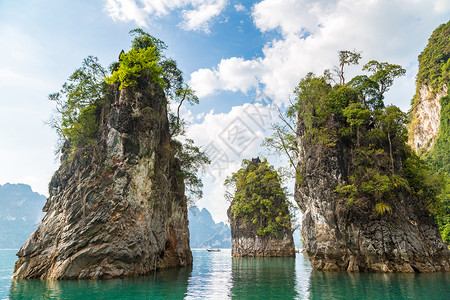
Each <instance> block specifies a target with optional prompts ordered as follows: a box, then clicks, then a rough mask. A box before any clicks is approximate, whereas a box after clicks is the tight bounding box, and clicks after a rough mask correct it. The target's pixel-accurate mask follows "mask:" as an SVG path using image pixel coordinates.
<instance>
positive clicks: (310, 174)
mask: <svg viewBox="0 0 450 300" xmlns="http://www.w3.org/2000/svg"><path fill="white" fill-rule="evenodd" d="M370 122H371V121H369V122H368V123H367V126H368V128H369V131H368V132H366V133H364V135H362V136H363V137H362V138H361V139H360V143H361V146H357V145H356V142H355V141H354V142H353V143H348V140H347V137H345V136H344V137H343V136H342V135H341V133H342V132H344V130H346V129H345V125H343V124H344V123H343V121H342V119H341V120H339V119H337V118H336V116H335V115H330V116H329V117H328V119H327V120H326V121H325V122H324V123H320V125H318V126H321V128H326V131H322V132H319V131H316V133H317V132H319V133H320V134H322V136H320V138H321V139H322V140H326V141H327V140H332V141H333V142H332V143H327V144H319V143H315V144H314V143H311V142H310V141H309V142H308V137H311V136H312V135H311V132H308V129H305V128H306V127H305V125H304V123H303V120H302V119H301V120H300V121H299V125H298V139H299V141H300V150H299V162H300V163H299V166H298V169H299V170H300V173H301V176H298V178H297V182H296V188H295V200H296V202H297V203H298V205H299V207H300V209H301V210H302V212H303V219H302V226H301V232H302V235H303V241H304V244H303V248H304V250H306V252H307V254H308V256H309V259H310V262H311V265H312V266H313V268H315V269H319V270H343V271H379V272H434V271H450V251H449V250H448V249H447V245H446V244H445V243H444V242H443V241H442V238H441V236H440V233H439V231H438V227H437V225H436V222H435V220H434V217H433V216H432V215H431V213H430V211H429V209H428V207H427V205H426V200H425V195H423V196H420V192H418V193H414V192H413V190H414V188H415V187H412V188H411V187H410V183H407V180H406V179H401V176H405V175H404V174H403V173H400V171H396V172H398V174H403V175H397V173H396V175H391V174H392V173H391V170H390V167H389V162H390V158H389V146H388V145H389V144H388V143H387V141H385V142H383V143H382V145H384V146H383V147H386V149H387V150H385V149H373V148H371V147H373V146H371V145H370V144H368V141H367V140H366V139H367V138H368V137H369V136H373V135H372V134H373V133H371V132H370V130H372V129H374V128H375V129H374V130H376V128H379V125H377V124H375V125H373V123H370ZM343 126H344V127H343ZM347 128H348V127H347ZM360 130H362V127H361V128H360ZM324 133H325V134H327V135H326V136H324V135H323V134H324ZM308 135H309V136H308ZM355 136H356V134H355ZM314 138H315V141H317V140H318V139H319V138H318V137H317V136H315V137H314ZM354 139H355V140H356V138H354ZM398 141H399V142H402V141H403V143H404V138H401V139H399V140H398ZM362 145H365V146H364V148H363V147H362ZM397 146H398V149H397V150H399V151H400V152H397V153H396V154H395V152H394V154H395V155H394V154H392V157H393V161H392V166H395V170H402V169H401V168H403V170H402V171H401V172H406V171H405V169H406V168H407V165H406V163H405V162H404V161H403V163H402V162H401V160H402V159H404V156H405V152H406V151H408V150H407V149H406V146H405V145H404V144H403V146H401V144H397ZM402 147H403V148H402ZM406 153H407V152H406ZM402 157H403V158H402ZM416 163H418V162H417V161H412V164H416ZM380 166H381V167H380ZM414 167H416V166H414ZM410 176H412V177H414V176H415V175H411V174H410ZM357 184H359V187H358V189H357V187H356V185H357ZM342 186H343V187H344V188H347V190H345V189H344V191H345V192H346V193H347V196H348V198H345V197H343V196H342V195H340V194H339V193H338V192H337V188H338V187H342ZM351 188H353V190H352V189H351ZM360 190H361V191H360ZM382 199H386V200H382ZM380 201H381V202H380ZM383 201H386V202H383ZM376 203H379V204H376ZM386 203H389V204H386ZM384 205H386V206H384ZM377 207H378V208H383V207H385V208H386V209H385V210H383V209H380V212H379V211H377V209H376V208H377Z"/></svg>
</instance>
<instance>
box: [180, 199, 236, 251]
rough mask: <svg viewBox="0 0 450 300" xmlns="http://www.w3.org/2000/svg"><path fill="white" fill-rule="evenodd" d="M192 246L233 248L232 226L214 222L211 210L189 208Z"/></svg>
mask: <svg viewBox="0 0 450 300" xmlns="http://www.w3.org/2000/svg"><path fill="white" fill-rule="evenodd" d="M188 215H189V232H190V234H191V238H190V242H191V248H231V229H230V226H229V225H227V224H225V223H223V222H220V223H216V222H214V220H213V218H212V216H211V214H210V212H209V211H208V210H207V209H206V208H203V209H202V210H199V209H198V208H197V207H190V208H189V213H188Z"/></svg>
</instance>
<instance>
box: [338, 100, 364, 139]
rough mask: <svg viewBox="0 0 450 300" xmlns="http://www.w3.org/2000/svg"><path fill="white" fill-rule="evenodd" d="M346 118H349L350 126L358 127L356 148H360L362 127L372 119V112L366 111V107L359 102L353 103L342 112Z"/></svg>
mask: <svg viewBox="0 0 450 300" xmlns="http://www.w3.org/2000/svg"><path fill="white" fill-rule="evenodd" d="M342 112H343V114H344V116H345V117H346V118H347V122H348V123H349V124H350V126H355V127H356V146H357V147H359V146H360V142H359V141H360V139H361V138H360V136H361V133H360V132H361V130H360V128H361V125H363V124H364V123H365V122H367V121H368V119H369V117H370V111H369V110H367V109H365V108H364V106H363V105H362V104H361V103H359V102H357V103H351V104H350V105H349V106H347V107H346V108H344V109H343V110H342Z"/></svg>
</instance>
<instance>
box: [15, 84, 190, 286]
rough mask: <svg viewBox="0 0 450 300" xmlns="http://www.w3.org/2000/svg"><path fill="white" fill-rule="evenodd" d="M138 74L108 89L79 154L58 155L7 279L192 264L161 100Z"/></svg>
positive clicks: (129, 272)
mask: <svg viewBox="0 0 450 300" xmlns="http://www.w3.org/2000/svg"><path fill="white" fill-rule="evenodd" d="M150 78H151V77H150V76H142V77H141V78H140V79H139V83H138V85H137V86H136V87H133V88H128V89H127V90H121V91H119V90H115V91H114V92H113V94H112V95H110V96H108V101H107V104H105V106H104V107H103V108H102V111H101V112H100V113H99V114H100V115H99V119H100V136H99V138H98V141H96V143H95V145H94V146H93V147H92V148H90V150H89V151H87V152H76V153H74V154H71V155H70V156H69V154H63V156H62V164H61V167H60V168H59V169H58V170H57V171H56V172H55V174H54V175H53V178H52V179H51V182H50V184H49V192H50V197H49V198H48V199H47V202H46V204H45V206H44V209H43V211H44V212H46V215H45V217H44V219H43V221H42V224H41V225H40V226H39V228H38V229H37V230H36V231H35V232H34V233H33V234H32V235H31V236H30V238H29V239H28V240H27V241H26V243H25V244H24V245H23V246H22V248H21V249H20V250H19V252H18V253H17V255H18V257H19V259H18V261H17V262H16V265H15V271H14V277H15V278H52V279H75V278H78V279H81V278H111V277H123V276H137V275H143V274H148V273H149V272H151V271H154V270H157V269H160V268H166V267H174V266H186V265H190V264H192V253H191V250H190V248H189V229H188V218H187V204H186V197H185V187H184V183H183V179H182V178H180V175H179V174H180V163H179V161H178V160H177V159H176V158H175V157H174V154H173V152H172V151H171V147H170V144H171V140H170V135H169V125H168V118H167V105H166V103H167V101H166V98H165V96H164V93H163V91H162V89H161V88H160V87H159V86H157V85H156V84H154V83H152V81H151V79H150Z"/></svg>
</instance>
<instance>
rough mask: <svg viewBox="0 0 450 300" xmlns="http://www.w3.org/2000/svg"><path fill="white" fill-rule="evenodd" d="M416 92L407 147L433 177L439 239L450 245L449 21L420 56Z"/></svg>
mask: <svg viewBox="0 0 450 300" xmlns="http://www.w3.org/2000/svg"><path fill="white" fill-rule="evenodd" d="M416 85H417V90H416V94H415V95H414V98H413V100H412V102H411V110H410V119H411V121H410V123H409V124H408V130H409V143H410V145H411V146H412V147H413V149H414V150H415V151H416V153H417V154H418V155H419V156H420V157H421V158H423V159H424V160H425V161H426V162H427V165H428V166H429V168H430V169H431V170H432V171H433V173H434V174H435V175H436V176H439V177H440V178H441V182H442V183H441V185H442V188H441V191H440V193H439V195H438V197H439V198H441V199H442V200H443V205H442V208H441V209H440V211H439V212H438V213H437V214H436V220H437V223H438V225H439V230H440V232H441V235H442V238H443V239H444V241H445V242H446V243H450V151H449V149H450V123H449V120H450V95H449V90H448V87H449V85H450V21H449V22H447V23H446V24H442V25H440V26H439V27H438V28H436V29H435V30H434V31H433V33H432V34H431V37H430V38H429V39H428V44H427V46H426V48H425V49H424V50H423V52H422V53H421V54H420V55H419V72H418V74H417V78H416Z"/></svg>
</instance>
